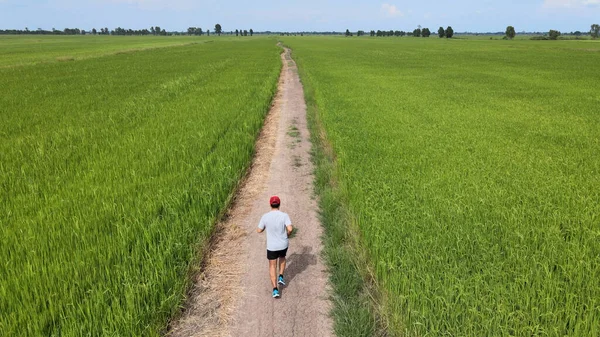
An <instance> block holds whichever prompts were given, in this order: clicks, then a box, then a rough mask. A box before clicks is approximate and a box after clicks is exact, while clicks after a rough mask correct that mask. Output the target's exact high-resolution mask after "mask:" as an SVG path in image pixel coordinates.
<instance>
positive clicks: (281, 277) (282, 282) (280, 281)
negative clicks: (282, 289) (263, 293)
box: [277, 275, 285, 286]
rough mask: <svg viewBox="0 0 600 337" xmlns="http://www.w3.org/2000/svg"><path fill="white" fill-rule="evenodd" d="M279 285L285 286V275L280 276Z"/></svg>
mask: <svg viewBox="0 0 600 337" xmlns="http://www.w3.org/2000/svg"><path fill="white" fill-rule="evenodd" d="M277 283H279V284H281V285H282V286H284V285H285V280H284V279H283V275H279V279H278V280H277Z"/></svg>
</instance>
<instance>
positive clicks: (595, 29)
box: [590, 23, 600, 39]
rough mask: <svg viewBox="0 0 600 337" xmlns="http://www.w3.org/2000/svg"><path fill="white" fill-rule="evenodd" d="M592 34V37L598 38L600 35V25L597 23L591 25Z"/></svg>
mask: <svg viewBox="0 0 600 337" xmlns="http://www.w3.org/2000/svg"><path fill="white" fill-rule="evenodd" d="M590 35H592V38H594V39H597V38H598V36H600V25H599V24H597V23H594V24H593V25H592V26H591V27H590Z"/></svg>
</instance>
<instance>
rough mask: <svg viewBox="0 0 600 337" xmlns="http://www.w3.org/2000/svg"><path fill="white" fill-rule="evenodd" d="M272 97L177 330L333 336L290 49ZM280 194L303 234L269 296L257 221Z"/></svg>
mask: <svg viewBox="0 0 600 337" xmlns="http://www.w3.org/2000/svg"><path fill="white" fill-rule="evenodd" d="M281 57H282V62H283V68H282V72H281V77H280V80H279V90H278V94H277V97H276V99H275V101H274V105H273V107H272V108H271V111H270V113H269V115H268V117H267V119H266V122H265V126H264V127H263V130H262V132H261V135H260V137H259V140H258V142H257V145H256V156H255V158H254V161H253V164H252V168H251V171H250V173H249V175H248V177H247V178H246V180H245V182H244V183H243V185H242V187H241V189H240V192H239V194H238V195H237V196H236V201H235V203H234V205H233V206H232V209H231V210H230V212H229V214H228V217H227V219H226V220H225V221H224V222H222V223H220V224H219V225H218V229H219V230H218V231H219V234H218V239H217V240H216V242H215V243H214V246H213V247H212V248H211V253H210V254H211V255H210V257H209V259H208V260H207V265H206V266H205V271H204V272H203V273H202V274H201V275H199V277H198V280H196V284H195V285H194V290H193V296H191V298H190V301H189V303H188V304H187V306H186V312H185V313H184V315H183V317H182V318H181V319H180V320H179V321H178V322H175V324H174V325H173V326H172V327H171V330H170V332H169V335H172V336H330V335H332V334H333V331H332V322H331V319H330V317H329V315H328V313H329V310H330V303H329V301H328V299H327V298H328V288H327V274H326V270H325V266H324V264H323V261H322V259H321V257H320V253H321V241H320V236H321V233H322V229H321V224H320V223H319V219H318V216H317V202H316V200H315V199H314V193H313V174H312V172H313V166H312V163H311V161H310V153H309V151H310V147H311V143H310V140H309V133H308V129H307V126H306V105H305V103H304V92H303V89H302V85H301V83H300V79H299V77H298V72H297V68H296V64H295V62H294V61H293V60H292V58H291V56H290V51H289V50H288V49H285V53H283V54H282V56H281ZM271 195H278V196H280V198H281V210H282V211H284V212H286V213H288V214H289V215H290V218H291V219H292V222H293V224H294V226H296V227H297V228H298V232H297V235H296V236H295V237H294V238H293V239H291V240H290V247H289V250H288V259H287V261H288V262H287V264H288V266H287V268H286V272H285V278H286V282H287V286H286V287H283V290H282V292H281V298H279V299H273V298H271V289H272V288H271V284H270V281H269V271H268V262H267V259H266V242H265V240H266V237H265V234H264V233H263V234H258V233H256V232H255V229H256V227H257V225H258V221H259V220H260V217H261V216H262V215H263V214H264V213H265V212H268V211H269V210H270V208H269V202H268V201H269V197H270V196H271Z"/></svg>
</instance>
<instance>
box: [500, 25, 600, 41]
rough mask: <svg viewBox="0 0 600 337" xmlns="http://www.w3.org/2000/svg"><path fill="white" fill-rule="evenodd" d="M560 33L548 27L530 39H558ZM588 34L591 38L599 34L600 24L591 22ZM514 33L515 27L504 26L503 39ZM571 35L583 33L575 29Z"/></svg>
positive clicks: (513, 36)
mask: <svg viewBox="0 0 600 337" xmlns="http://www.w3.org/2000/svg"><path fill="white" fill-rule="evenodd" d="M561 34H562V33H561V32H560V31H558V30H554V29H550V30H549V31H548V33H546V34H544V35H543V36H534V37H532V40H558V37H559V36H560V35H561ZM589 34H590V36H591V37H592V38H593V39H597V38H598V37H599V36H600V25H599V24H597V23H594V24H592V25H591V26H590V31H589ZM516 35H517V33H516V31H515V27H513V26H508V27H506V32H505V35H504V38H505V39H514V38H515V36H516ZM571 35H575V36H581V35H583V33H582V32H580V31H575V32H573V33H571Z"/></svg>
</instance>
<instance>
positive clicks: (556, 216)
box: [284, 37, 600, 336]
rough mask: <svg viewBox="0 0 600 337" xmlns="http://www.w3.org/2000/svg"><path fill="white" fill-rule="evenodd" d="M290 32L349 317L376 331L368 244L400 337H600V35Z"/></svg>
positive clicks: (341, 322) (344, 327)
mask: <svg viewBox="0 0 600 337" xmlns="http://www.w3.org/2000/svg"><path fill="white" fill-rule="evenodd" d="M284 42H285V43H286V45H288V46H290V47H291V48H292V49H293V50H294V58H295V59H296V60H297V62H298V64H299V67H300V74H301V77H302V81H303V83H305V85H306V86H308V87H309V88H310V93H309V96H310V97H309V98H310V99H311V100H313V101H314V108H313V109H312V118H313V120H316V121H318V123H317V124H318V125H320V126H321V127H322V128H323V130H324V132H325V138H326V144H325V145H330V146H331V151H330V152H331V155H330V156H325V155H320V156H317V159H319V160H318V161H317V164H318V165H319V167H320V168H319V169H318V171H317V172H320V174H321V175H322V176H320V177H319V179H320V180H321V183H319V184H320V186H321V193H325V194H324V198H323V196H322V198H323V199H324V201H322V202H321V206H322V207H323V210H322V211H323V217H324V219H325V220H326V223H327V224H328V225H327V226H329V227H328V228H327V232H328V237H327V238H326V239H325V240H326V241H325V242H326V254H327V256H328V260H329V261H330V267H331V272H332V281H333V283H334V287H335V289H336V294H335V295H334V298H335V299H336V309H335V312H337V313H338V314H336V315H335V316H334V317H335V318H336V331H338V332H339V333H342V334H343V333H344V332H345V333H346V334H354V335H369V334H371V333H373V331H376V329H375V328H372V327H371V328H369V325H370V324H372V322H375V323H377V321H375V320H373V319H371V320H369V319H368V318H366V317H365V309H366V308H365V307H360V308H355V309H352V308H350V307H351V306H352V305H357V304H358V305H361V306H363V305H364V297H361V296H364V294H365V290H361V287H362V288H363V289H364V288H365V287H366V288H368V287H367V286H365V283H366V284H367V285H368V283H369V282H368V280H366V281H367V282H365V281H357V280H356V278H355V275H356V274H358V275H363V280H364V279H365V277H366V276H369V275H365V273H364V271H362V270H359V271H358V273H355V274H354V275H353V274H352V271H351V269H352V265H358V266H359V267H362V266H361V265H360V261H358V260H357V259H356V258H355V256H362V255H363V252H364V255H366V258H365V260H366V261H367V263H368V265H367V267H368V268H369V269H370V270H372V271H373V274H372V276H373V280H372V282H373V284H374V285H375V287H376V289H377V293H378V296H376V298H375V301H377V302H376V303H375V304H373V305H372V307H374V308H376V309H378V311H379V313H380V314H381V315H382V316H383V317H384V319H385V322H380V323H378V324H380V325H381V326H383V327H384V328H386V329H387V333H388V334H390V335H409V336H423V335H430V336H438V335H450V336H507V335H512V336H531V335H549V336H564V335H569V336H596V335H598V334H599V333H600V331H599V330H598V329H599V328H598V327H600V300H599V299H600V243H599V242H600V241H599V239H600V222H599V221H598V219H599V215H600V203H599V202H598V200H600V194H599V192H598V191H600V175H599V174H598V172H599V168H600V156H598V153H600V142H599V139H600V138H599V137H600V127H599V126H600V104H598V103H599V102H600V94H599V92H598V90H597V87H598V84H599V81H600V76H598V71H597V70H596V68H597V67H596V65H595V64H596V58H595V57H594V55H596V54H597V53H598V51H599V50H600V44H599V43H595V42H593V41H553V43H551V42H548V43H545V42H539V41H527V40H515V41H489V40H446V39H393V38H389V39H376V38H364V39H341V38H321V39H317V38H307V37H303V38H291V37H290V38H285V39H284ZM307 97H308V96H307ZM309 107H310V104H309ZM314 124H315V122H314V121H313V125H314ZM314 131H315V129H314V128H313V132H314ZM321 146H324V145H323V144H321ZM316 152H317V153H324V152H325V153H326V152H327V149H326V148H325V149H321V150H319V151H316ZM324 157H329V158H330V159H331V160H333V162H332V164H331V165H332V166H331V167H330V168H329V169H327V168H326V166H327V165H330V164H328V162H327V160H324V159H323V158H324ZM325 159H326V158H325ZM323 167H325V168H323ZM323 181H325V182H323ZM325 185H329V186H330V187H328V188H323V186H325ZM332 196H335V197H334V198H332ZM340 219H342V220H344V219H345V220H346V222H345V223H343V224H339V222H340ZM355 239H356V243H355V244H352V242H354V240H355ZM329 240H332V242H336V243H337V245H336V244H329ZM340 245H341V246H340ZM348 246H351V248H348ZM332 262H333V263H332ZM338 269H339V270H338ZM361 282H362V284H361ZM344 312H347V313H348V314H349V315H353V316H352V317H356V319H346V317H347V316H344V315H342V314H339V313H344ZM365 328H366V329H365Z"/></svg>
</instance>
